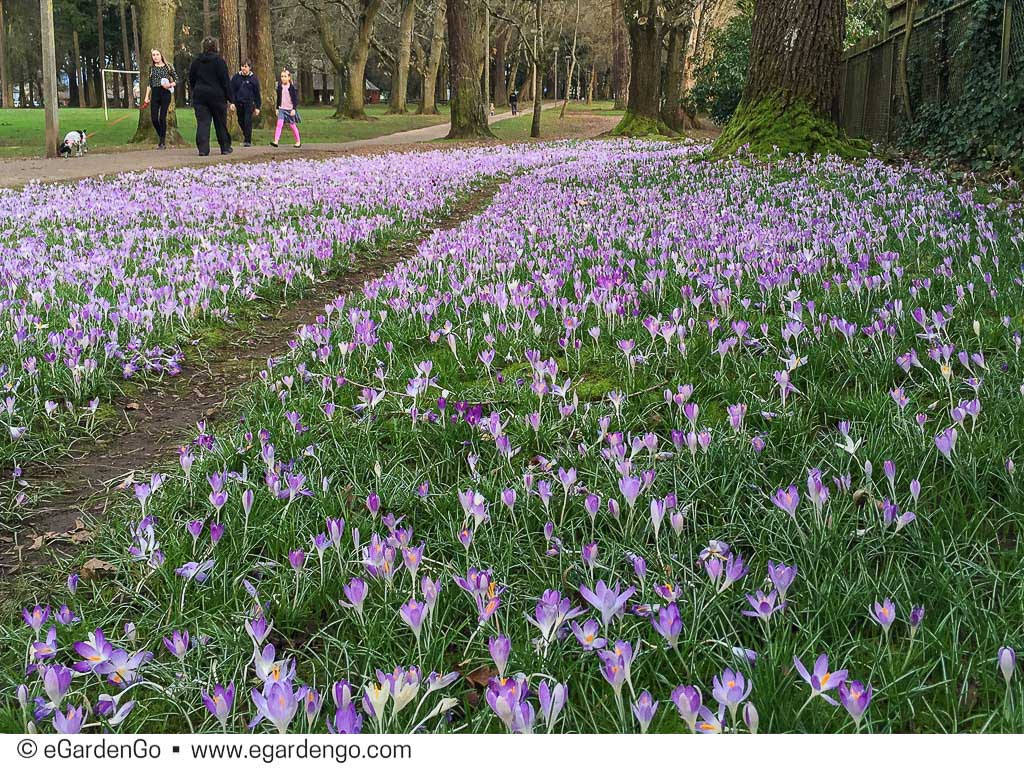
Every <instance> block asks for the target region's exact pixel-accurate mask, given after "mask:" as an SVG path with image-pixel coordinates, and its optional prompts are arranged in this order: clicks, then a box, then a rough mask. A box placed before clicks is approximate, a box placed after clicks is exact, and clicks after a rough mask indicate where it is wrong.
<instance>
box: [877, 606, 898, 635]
mask: <svg viewBox="0 0 1024 768" xmlns="http://www.w3.org/2000/svg"><path fill="white" fill-rule="evenodd" d="M871 616H872V618H874V620H875V621H877V622H878V624H879V626H881V627H882V632H884V633H885V636H886V637H888V636H889V627H891V626H892V623H893V622H894V621H896V606H895V605H894V604H893V602H892V600H890V599H889V598H885V600H884V601H883V602H881V603H879V602H878V601H875V604H874V606H872V608H871Z"/></svg>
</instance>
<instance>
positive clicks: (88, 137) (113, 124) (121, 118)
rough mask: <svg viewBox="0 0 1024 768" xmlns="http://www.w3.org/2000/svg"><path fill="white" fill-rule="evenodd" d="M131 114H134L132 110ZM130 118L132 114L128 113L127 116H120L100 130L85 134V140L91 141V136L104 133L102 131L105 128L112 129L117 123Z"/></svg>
mask: <svg viewBox="0 0 1024 768" xmlns="http://www.w3.org/2000/svg"><path fill="white" fill-rule="evenodd" d="M133 112H134V110H133ZM132 116H133V115H132V112H129V113H128V114H127V115H121V116H120V117H119V118H117V120H112V121H110V122H109V123H107V124H106V125H105V126H103V127H102V128H100V129H98V130H95V131H93V132H92V133H89V132H86V134H85V138H87V139H91V138H92V137H93V136H95V135H96V134H97V133H100V132H101V131H104V130H106V129H107V128H113V127H114V126H115V125H117V124H118V123H121V122H124V121H125V120H127V119H128V118H129V117H132Z"/></svg>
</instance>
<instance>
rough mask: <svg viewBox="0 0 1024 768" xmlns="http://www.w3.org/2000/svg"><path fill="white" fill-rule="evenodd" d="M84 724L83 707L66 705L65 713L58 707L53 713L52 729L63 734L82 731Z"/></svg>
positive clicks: (69, 734) (70, 734) (68, 734)
mask: <svg viewBox="0 0 1024 768" xmlns="http://www.w3.org/2000/svg"><path fill="white" fill-rule="evenodd" d="M84 724H85V707H68V711H67V713H64V712H61V711H60V710H59V709H58V710H56V711H55V712H54V713H53V729H54V730H55V731H57V733H62V734H64V735H65V736H72V735H74V734H77V733H81V732H82V726H83V725H84Z"/></svg>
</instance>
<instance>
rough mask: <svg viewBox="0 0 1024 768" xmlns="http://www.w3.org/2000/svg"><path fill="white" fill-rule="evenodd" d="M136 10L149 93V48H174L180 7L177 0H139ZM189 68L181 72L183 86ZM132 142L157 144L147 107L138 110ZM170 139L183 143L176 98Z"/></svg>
mask: <svg viewBox="0 0 1024 768" xmlns="http://www.w3.org/2000/svg"><path fill="white" fill-rule="evenodd" d="M135 8H136V12H137V13H138V18H139V57H140V60H139V69H140V70H141V71H142V73H141V75H140V82H141V90H142V95H143V96H145V95H146V83H147V79H148V77H149V66H150V56H149V52H150V51H151V50H152V49H154V48H156V49H157V50H159V51H163V52H169V51H173V50H174V30H175V25H174V15H175V13H176V12H177V10H178V2H177V0H136V1H135ZM187 77H188V73H187V72H179V73H178V82H179V86H178V87H184V83H185V80H186V78H187ZM132 143H136V144H141V143H148V144H156V143H157V136H156V129H155V128H154V127H153V121H152V120H151V119H150V116H149V110H148V109H140V110H139V125H138V127H137V128H136V129H135V135H134V136H133V137H132ZM167 143H168V144H170V145H171V146H174V145H176V144H183V143H184V141H183V140H182V138H181V133H179V131H178V115H177V111H176V109H175V104H174V99H171V106H170V107H169V108H168V110H167Z"/></svg>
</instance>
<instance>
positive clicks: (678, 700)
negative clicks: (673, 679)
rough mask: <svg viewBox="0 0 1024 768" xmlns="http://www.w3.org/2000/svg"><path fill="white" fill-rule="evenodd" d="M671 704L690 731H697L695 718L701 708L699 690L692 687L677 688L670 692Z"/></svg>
mask: <svg viewBox="0 0 1024 768" xmlns="http://www.w3.org/2000/svg"><path fill="white" fill-rule="evenodd" d="M672 702H673V703H674V704H675V705H676V709H677V710H679V716H680V717H681V718H682V719H683V722H684V723H686V724H687V725H688V726H689V727H690V730H691V731H695V730H697V717H698V715H699V714H700V710H701V708H702V704H701V695H700V690H699V689H698V688H696V687H694V686H692V685H680V686H677V687H676V688H675V690H673V691H672Z"/></svg>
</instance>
